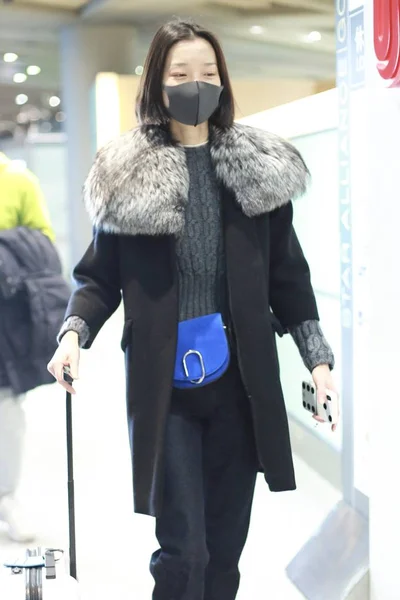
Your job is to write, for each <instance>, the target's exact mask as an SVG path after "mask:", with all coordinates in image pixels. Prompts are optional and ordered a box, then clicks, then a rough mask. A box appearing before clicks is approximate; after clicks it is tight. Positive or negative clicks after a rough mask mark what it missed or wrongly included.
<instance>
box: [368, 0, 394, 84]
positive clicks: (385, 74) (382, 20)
mask: <svg viewBox="0 0 400 600" xmlns="http://www.w3.org/2000/svg"><path fill="white" fill-rule="evenodd" d="M374 45H375V54H376V58H377V59H378V71H379V73H380V75H381V77H382V79H384V80H385V81H387V83H388V85H389V87H398V86H400V0H374Z"/></svg>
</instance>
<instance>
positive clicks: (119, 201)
mask: <svg viewBox="0 0 400 600" xmlns="http://www.w3.org/2000/svg"><path fill="white" fill-rule="evenodd" d="M210 152H211V157H212V161H213V164H214V168H215V172H216V175H217V178H218V180H219V181H220V182H221V183H222V185H224V186H225V187H226V188H228V189H229V190H231V191H233V192H234V194H235V197H236V201H237V202H238V204H239V206H240V207H241V209H242V211H243V212H244V214H245V215H246V216H248V217H255V216H258V215H261V214H263V213H267V212H270V211H273V210H274V209H276V208H279V207H281V206H283V205H285V204H287V203H288V202H289V201H290V200H291V199H294V198H295V197H296V196H299V195H301V194H303V193H304V192H305V190H306V187H307V181H308V177H309V172H308V170H307V167H306V165H305V164H304V162H303V159H302V158H301V156H300V154H299V152H298V151H297V150H296V149H295V148H294V147H293V146H292V145H291V144H289V143H288V142H286V141H284V140H283V139H281V138H279V137H277V136H276V135H273V134H271V133H266V132H264V131H261V130H258V129H254V128H253V127H249V126H245V125H239V124H235V125H233V126H232V127H231V128H229V129H227V130H221V129H217V128H215V127H213V128H212V129H211V131H210ZM188 189H189V175H188V171H187V167H186V158H185V151H184V149H183V148H182V147H180V146H178V145H177V144H175V143H174V142H173V141H172V140H171V137H170V135H169V133H168V132H166V131H165V130H163V129H162V128H160V127H153V126H147V127H141V128H137V129H134V130H132V131H129V132H128V133H125V134H123V135H122V136H120V137H119V138H117V139H116V140H113V141H111V142H110V143H108V144H107V145H106V146H105V147H104V148H102V149H101V150H100V151H99V152H98V153H97V155H96V158H95V161H94V164H93V167H92V169H91V171H90V173H89V176H88V179H87V181H86V183H85V186H84V200H85V204H86V208H87V210H88V213H89V216H90V218H91V220H92V223H93V225H94V227H96V228H98V229H101V230H103V231H106V232H109V233H116V234H123V235H139V234H143V235H165V234H169V235H176V234H178V233H179V232H180V231H181V230H182V228H183V225H184V218H185V206H186V202H187V197H188Z"/></svg>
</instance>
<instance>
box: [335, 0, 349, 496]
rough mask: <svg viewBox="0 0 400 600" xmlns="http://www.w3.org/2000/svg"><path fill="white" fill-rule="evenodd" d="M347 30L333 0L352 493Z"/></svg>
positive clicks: (345, 16) (341, 0) (344, 10)
mask: <svg viewBox="0 0 400 600" xmlns="http://www.w3.org/2000/svg"><path fill="white" fill-rule="evenodd" d="M349 34H350V31H349V11H348V0H336V84H337V89H338V98H339V127H338V142H339V215H340V262H341V265H340V275H341V293H340V304H341V322H342V402H343V415H344V418H343V453H345V454H346V469H343V495H344V498H345V500H346V501H347V502H349V503H351V502H352V495H353V437H352V428H353V274H352V270H353V264H352V263H353V248H352V235H351V194H350V143H349V117H350V73H349V71H350V51H349V45H350V39H349V38H350V35H349Z"/></svg>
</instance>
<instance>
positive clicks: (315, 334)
mask: <svg viewBox="0 0 400 600" xmlns="http://www.w3.org/2000/svg"><path fill="white" fill-rule="evenodd" d="M289 332H290V334H291V335H292V337H293V339H294V341H295V343H296V345H297V347H298V349H299V352H300V355H301V358H302V359H303V362H304V364H305V365H306V367H307V369H308V370H309V371H310V372H312V371H313V370H314V369H315V367H318V366H319V365H329V367H330V369H331V370H332V369H333V368H334V366H335V357H334V354H333V352H332V349H331V347H330V345H329V344H328V342H327V340H326V339H325V336H324V334H323V333H322V329H321V326H320V324H319V322H318V321H304V322H303V323H301V324H300V325H297V326H295V327H290V328H289Z"/></svg>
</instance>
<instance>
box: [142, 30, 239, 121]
mask: <svg viewBox="0 0 400 600" xmlns="http://www.w3.org/2000/svg"><path fill="white" fill-rule="evenodd" d="M195 38H203V39H204V40H207V42H209V43H210V44H211V46H212V47H213V49H214V52H215V55H216V57H217V66H218V72H219V76H220V79H221V85H223V86H224V89H223V92H222V94H221V99H220V104H219V107H218V109H217V110H216V112H215V113H214V114H213V115H212V117H211V119H210V122H211V123H212V124H213V125H216V126H217V127H221V128H227V127H230V126H231V125H232V124H233V120H234V116H235V106H234V99H233V92H232V86H231V82H230V79H229V74H228V68H227V66H226V60H225V56H224V53H223V51H222V48H221V45H220V43H219V41H218V39H217V38H216V36H215V35H214V34H213V33H211V32H210V31H208V30H207V29H204V27H201V26H200V25H197V24H196V23H193V22H191V21H186V20H182V19H176V20H173V21H169V22H168V23H165V24H164V25H162V27H160V29H159V30H158V31H157V33H156V35H155V36H154V38H153V41H152V43H151V46H150V49H149V52H148V55H147V58H146V62H145V65H144V70H143V75H142V80H141V85H140V89H139V94H138V97H137V104H136V116H137V119H138V121H139V123H140V124H141V125H167V124H168V123H169V120H170V116H169V114H168V111H167V109H166V108H165V105H164V101H163V77H164V69H165V63H166V60H167V55H168V52H169V51H170V49H171V48H172V46H174V44H176V43H178V42H181V41H184V40H193V39H195Z"/></svg>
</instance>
